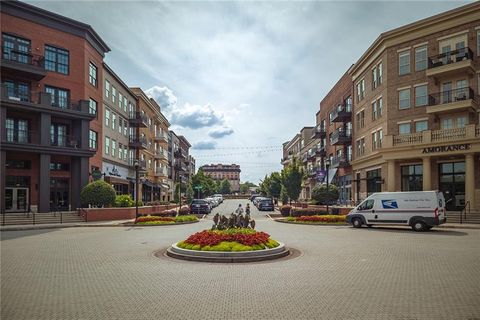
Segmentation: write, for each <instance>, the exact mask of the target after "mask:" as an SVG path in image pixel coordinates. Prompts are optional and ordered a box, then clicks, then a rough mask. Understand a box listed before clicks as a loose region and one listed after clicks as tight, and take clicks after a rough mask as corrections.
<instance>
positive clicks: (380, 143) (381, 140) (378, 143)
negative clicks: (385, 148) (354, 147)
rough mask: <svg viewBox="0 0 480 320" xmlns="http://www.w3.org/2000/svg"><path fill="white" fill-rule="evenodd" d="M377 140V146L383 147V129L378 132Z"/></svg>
mask: <svg viewBox="0 0 480 320" xmlns="http://www.w3.org/2000/svg"><path fill="white" fill-rule="evenodd" d="M377 138H378V141H377V146H378V147H379V148H381V147H382V142H383V130H382V129H380V130H378V131H377Z"/></svg>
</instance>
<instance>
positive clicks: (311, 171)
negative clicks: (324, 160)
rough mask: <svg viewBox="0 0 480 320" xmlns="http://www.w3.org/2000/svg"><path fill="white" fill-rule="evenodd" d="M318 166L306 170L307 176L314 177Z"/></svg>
mask: <svg viewBox="0 0 480 320" xmlns="http://www.w3.org/2000/svg"><path fill="white" fill-rule="evenodd" d="M319 169H320V168H319V167H312V168H310V169H308V170H307V176H308V177H309V178H315V177H316V176H317V170H319Z"/></svg>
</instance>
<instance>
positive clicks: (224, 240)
mask: <svg viewBox="0 0 480 320" xmlns="http://www.w3.org/2000/svg"><path fill="white" fill-rule="evenodd" d="M177 246H178V247H180V248H183V249H189V250H199V251H254V250H262V249H267V248H275V247H278V246H279V243H278V242H277V241H275V240H273V239H271V238H270V235H269V234H267V233H265V232H261V231H255V230H254V229H249V228H235V229H226V230H203V231H201V232H197V233H195V234H193V235H191V236H190V237H188V238H187V239H186V240H184V241H180V242H179V243H177Z"/></svg>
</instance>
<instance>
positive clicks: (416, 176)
mask: <svg viewBox="0 0 480 320" xmlns="http://www.w3.org/2000/svg"><path fill="white" fill-rule="evenodd" d="M401 171H402V191H422V190H423V166H422V165H421V164H417V165H410V166H402V167H401Z"/></svg>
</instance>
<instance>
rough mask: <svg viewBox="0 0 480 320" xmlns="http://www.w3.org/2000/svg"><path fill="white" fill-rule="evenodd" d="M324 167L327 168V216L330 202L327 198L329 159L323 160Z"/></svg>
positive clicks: (328, 192) (328, 189) (328, 190)
mask: <svg viewBox="0 0 480 320" xmlns="http://www.w3.org/2000/svg"><path fill="white" fill-rule="evenodd" d="M325 167H326V168H327V214H328V204H329V202H330V199H329V198H328V197H329V194H330V188H329V187H328V170H329V168H330V159H329V158H327V160H325Z"/></svg>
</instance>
